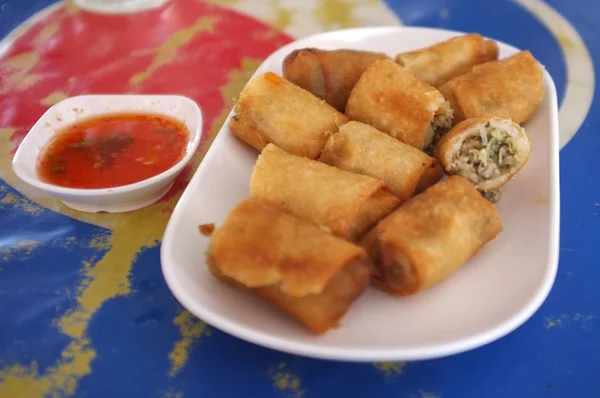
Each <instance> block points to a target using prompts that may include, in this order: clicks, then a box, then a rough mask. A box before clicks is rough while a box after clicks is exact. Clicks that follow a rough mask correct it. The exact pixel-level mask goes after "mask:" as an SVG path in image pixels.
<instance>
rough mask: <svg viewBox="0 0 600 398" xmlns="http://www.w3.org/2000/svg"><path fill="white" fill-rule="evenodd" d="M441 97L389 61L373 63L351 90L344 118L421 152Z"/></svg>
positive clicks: (432, 88) (438, 93)
mask: <svg viewBox="0 0 600 398" xmlns="http://www.w3.org/2000/svg"><path fill="white" fill-rule="evenodd" d="M443 104H444V98H443V96H442V94H441V93H440V92H439V91H437V90H436V89H435V88H434V87H431V86H430V85H428V84H426V83H424V82H422V81H421V80H419V79H417V78H416V77H415V76H414V75H413V74H412V73H410V72H409V71H407V70H406V69H404V68H403V67H401V66H400V65H398V64H396V63H395V62H394V61H392V60H391V59H384V60H378V61H375V62H374V63H373V64H372V65H371V66H370V67H369V68H367V70H366V71H365V72H364V73H363V74H362V75H361V77H360V79H358V82H357V83H356V85H355V86H354V88H353V89H352V92H351V93H350V97H349V98H348V103H347V104H346V115H347V116H348V117H349V118H350V119H352V120H357V121H359V122H363V123H366V124H370V125H371V126H373V127H375V128H377V129H378V130H380V131H383V132H384V133H387V134H389V135H391V136H392V137H394V138H396V139H398V140H400V141H402V142H405V143H407V144H408V145H410V146H413V147H415V148H417V149H420V150H423V148H424V146H425V145H426V144H427V142H426V134H425V130H426V128H427V127H428V126H429V124H430V123H431V120H432V119H433V116H434V113H435V112H436V111H437V110H438V108H440V107H441V106H443Z"/></svg>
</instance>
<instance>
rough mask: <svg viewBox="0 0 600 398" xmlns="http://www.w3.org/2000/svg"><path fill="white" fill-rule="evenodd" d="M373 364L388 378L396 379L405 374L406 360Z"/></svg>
mask: <svg viewBox="0 0 600 398" xmlns="http://www.w3.org/2000/svg"><path fill="white" fill-rule="evenodd" d="M373 366H374V367H375V369H377V370H378V371H379V372H380V373H381V374H382V375H383V377H384V378H385V379H386V380H388V381H389V380H395V379H397V378H398V377H400V376H402V375H403V374H404V367H405V366H406V362H379V363H374V364H373Z"/></svg>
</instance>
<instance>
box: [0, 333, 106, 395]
mask: <svg viewBox="0 0 600 398" xmlns="http://www.w3.org/2000/svg"><path fill="white" fill-rule="evenodd" d="M95 357H96V352H95V351H94V350H93V349H92V348H91V347H90V346H89V341H87V340H81V341H72V342H71V343H70V344H69V345H68V346H67V348H65V349H64V350H63V352H62V355H61V360H60V361H59V363H58V364H57V365H56V366H52V367H50V368H49V369H48V370H47V371H46V375H45V376H40V374H39V372H38V366H37V364H36V363H35V362H32V364H31V365H30V366H29V367H27V368H25V367H23V366H21V365H15V366H12V367H9V368H7V369H5V370H3V371H2V372H0V379H2V380H3V382H2V384H0V397H24V398H25V397H26V398H37V397H40V398H41V397H45V396H48V395H51V396H52V397H59V396H63V395H66V396H71V395H73V394H74V393H75V390H76V388H77V380H78V379H79V378H80V377H82V376H85V375H87V374H89V373H90V372H91V368H90V363H91V362H92V360H93V359H94V358H95ZM61 393H62V394H61Z"/></svg>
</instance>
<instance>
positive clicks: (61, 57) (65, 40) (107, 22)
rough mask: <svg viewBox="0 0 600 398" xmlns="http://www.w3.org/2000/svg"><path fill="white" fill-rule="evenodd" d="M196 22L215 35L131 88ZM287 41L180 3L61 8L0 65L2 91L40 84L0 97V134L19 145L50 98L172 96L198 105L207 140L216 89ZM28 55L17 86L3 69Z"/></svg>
mask: <svg viewBox="0 0 600 398" xmlns="http://www.w3.org/2000/svg"><path fill="white" fill-rule="evenodd" d="M201 18H214V19H215V23H214V25H213V28H212V30H206V29H205V30H202V31H200V32H198V33H196V34H195V35H194V36H192V37H191V39H189V41H187V42H185V44H183V45H181V46H180V47H179V48H178V49H177V50H176V51H172V52H169V51H168V50H167V51H166V52H165V53H163V54H164V55H163V56H165V57H166V58H167V61H169V62H167V63H166V64H165V65H161V66H159V67H158V68H157V69H156V70H155V71H153V73H151V74H150V75H149V76H148V77H147V79H145V80H143V81H142V82H141V83H140V84H139V85H132V84H130V79H131V78H132V77H134V76H135V75H136V74H137V73H139V72H142V71H144V70H146V69H147V68H148V67H149V66H150V65H151V64H152V62H153V61H155V60H156V59H155V58H156V57H157V56H158V55H159V54H160V52H157V49H159V48H160V46H161V45H162V44H163V43H165V42H166V41H167V40H169V38H170V40H171V42H170V43H171V44H173V43H174V42H178V41H179V42H181V41H185V34H184V33H176V32H181V31H182V30H185V29H188V28H190V27H192V26H193V25H194V24H196V23H198V22H199V20H200V19H201ZM52 23H58V32H57V33H56V34H55V35H54V36H53V37H51V38H50V39H49V40H46V41H45V42H44V43H39V42H38V40H37V37H38V35H40V32H42V31H43V29H44V28H45V27H47V26H48V25H50V24H52ZM174 34H175V36H173V35H174ZM290 40H291V38H290V37H288V36H287V35H285V34H282V33H279V32H276V31H274V30H273V29H272V28H271V27H269V26H267V25H265V24H263V23H262V22H259V21H257V20H255V19H253V18H250V17H247V16H245V15H242V14H239V13H237V12H235V11H232V10H229V9H226V8H222V7H217V6H211V5H207V4H204V3H201V2H199V1H195V0H178V1H174V2H171V3H170V5H169V6H167V7H164V8H162V9H158V10H153V11H149V12H144V13H139V14H135V15H126V16H107V15H97V14H91V13H86V12H78V13H76V14H74V15H70V14H69V13H68V12H67V11H66V10H65V9H64V8H61V9H59V10H57V11H55V12H53V13H52V14H50V15H48V16H46V17H45V18H44V19H43V20H41V21H39V22H38V23H37V24H36V25H35V26H34V27H32V28H31V29H30V30H29V31H28V32H26V33H25V34H24V35H23V36H21V37H20V38H19V39H18V40H17V41H16V42H15V43H14V45H13V46H12V47H11V48H10V50H9V51H7V53H6V54H4V56H3V57H2V58H0V87H9V88H10V85H9V84H16V85H18V84H19V81H23V80H24V76H31V75H37V76H39V79H38V80H37V82H36V83H35V84H33V85H32V86H31V87H30V88H28V89H26V90H22V91H20V90H19V89H18V87H16V88H13V89H11V90H10V91H9V92H7V93H5V94H0V126H3V127H8V126H13V127H17V126H18V129H17V131H16V132H15V133H14V134H13V136H12V137H11V140H12V141H13V142H15V143H17V144H18V143H19V142H20V141H21V139H22V138H23V136H24V135H25V134H26V132H27V131H28V130H29V128H30V127H31V126H32V125H33V124H34V123H35V122H36V121H37V119H38V118H39V117H40V116H41V115H42V114H43V113H44V112H45V110H46V109H47V108H48V106H44V105H41V103H40V102H41V101H42V99H44V98H46V97H48V96H49V95H50V94H52V93H54V92H64V93H66V94H68V95H69V96H75V95H80V94H92V93H119V94H120V93H152V94H162V93H165V94H166V93H169V94H181V95H185V96H188V97H190V98H192V99H194V100H195V101H196V102H198V104H199V105H200V106H201V108H202V112H203V116H204V126H203V139H206V137H207V132H208V129H209V128H210V126H211V125H212V123H213V122H214V120H215V118H216V117H217V116H218V115H220V114H221V112H222V111H223V109H224V107H225V103H224V102H223V99H222V98H221V92H220V88H221V86H223V85H224V84H226V83H227V79H228V76H227V74H228V72H229V71H230V70H232V69H237V68H240V66H241V64H242V60H243V59H244V58H258V59H264V58H266V57H267V56H268V55H269V54H270V53H272V52H273V51H275V50H276V49H277V48H278V47H280V46H281V45H283V44H285V43H287V42H289V41H290ZM28 52H35V54H37V56H38V57H39V59H38V61H37V63H36V64H35V65H34V66H33V68H31V69H30V70H26V71H24V70H23V69H22V68H21V69H20V72H21V73H24V75H23V74H21V75H19V76H18V78H17V79H15V75H14V73H15V72H14V71H15V69H14V68H12V71H11V68H9V67H8V66H7V64H6V63H5V61H7V60H8V59H9V58H11V57H14V56H17V55H19V54H26V53H28ZM170 57H172V59H169V58H170ZM11 75H12V77H11ZM15 80H16V83H15ZM1 91H2V90H0V92H1ZM202 147H204V145H202V144H201V148H202ZM1 155H2V154H0V156H1ZM190 175H191V168H188V169H186V170H185V171H184V172H183V173H182V174H181V177H180V178H179V179H178V180H177V182H176V185H177V187H176V188H175V187H174V189H173V190H172V192H177V191H178V190H180V189H182V188H183V187H184V186H185V184H186V183H187V180H188V179H189V177H190Z"/></svg>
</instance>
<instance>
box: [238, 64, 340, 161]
mask: <svg viewBox="0 0 600 398" xmlns="http://www.w3.org/2000/svg"><path fill="white" fill-rule="evenodd" d="M235 112H236V115H235V116H234V117H233V118H232V120H231V121H230V125H229V126H230V130H231V132H232V133H233V134H234V135H236V136H237V137H238V138H240V139H241V140H242V141H244V142H246V143H248V144H249V145H251V146H253V147H254V148H256V149H258V150H259V151H260V150H262V149H263V148H264V147H265V146H266V145H267V144H268V143H274V144H276V145H277V146H279V147H281V148H283V149H284V150H285V151H287V152H290V153H293V154H296V155H299V156H306V157H308V158H311V159H316V158H317V157H318V156H319V154H320V153H321V150H322V149H323V146H325V143H326V142H327V137H328V136H329V135H330V134H332V133H335V132H336V131H337V129H338V126H340V125H341V124H343V123H346V122H347V121H348V119H347V118H346V116H344V115H343V114H342V113H340V112H338V111H337V110H335V109H334V108H332V107H331V106H330V105H328V104H327V103H325V102H324V101H323V100H320V99H319V98H317V97H315V96H314V95H312V94H311V93H309V92H308V91H306V90H303V89H301V88H300V87H298V86H296V85H294V84H292V83H290V82H289V81H287V80H285V79H283V78H282V77H280V76H277V75H276V74H274V73H271V72H267V73H265V74H264V75H259V76H255V77H254V78H252V79H251V80H250V82H248V84H247V85H246V87H244V89H243V90H242V92H241V93H240V97H239V99H238V100H237V102H236V104H235Z"/></svg>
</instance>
